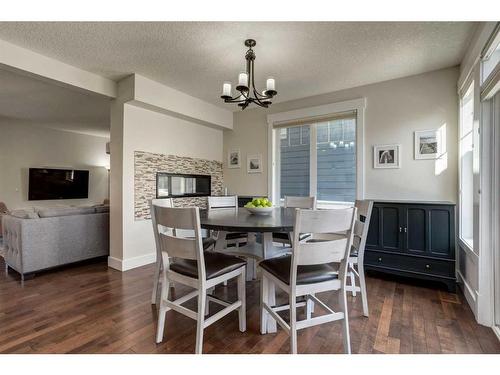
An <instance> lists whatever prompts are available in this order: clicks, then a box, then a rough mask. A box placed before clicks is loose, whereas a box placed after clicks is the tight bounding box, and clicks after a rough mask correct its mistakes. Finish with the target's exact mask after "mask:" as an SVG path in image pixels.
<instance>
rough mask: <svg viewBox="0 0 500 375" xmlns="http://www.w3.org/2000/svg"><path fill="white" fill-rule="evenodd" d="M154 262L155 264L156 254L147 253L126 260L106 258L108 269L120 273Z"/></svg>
mask: <svg viewBox="0 0 500 375" xmlns="http://www.w3.org/2000/svg"><path fill="white" fill-rule="evenodd" d="M154 262H156V253H149V254H146V255H140V256H138V257H133V258H128V259H118V258H114V257H112V256H109V257H108V267H111V268H114V269H115V270H118V271H122V272H124V271H128V270H131V269H133V268H137V267H141V266H145V265H147V264H151V263H154Z"/></svg>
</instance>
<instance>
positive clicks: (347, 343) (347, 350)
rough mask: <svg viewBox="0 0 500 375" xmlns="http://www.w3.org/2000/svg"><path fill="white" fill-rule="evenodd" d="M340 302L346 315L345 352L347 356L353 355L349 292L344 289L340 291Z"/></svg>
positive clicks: (343, 327)
mask: <svg viewBox="0 0 500 375" xmlns="http://www.w3.org/2000/svg"><path fill="white" fill-rule="evenodd" d="M339 302H340V308H341V309H342V312H343V313H344V319H342V329H343V339H344V351H345V353H346V354H351V337H350V336H349V318H348V310H347V292H346V290H345V289H343V288H342V289H341V290H339Z"/></svg>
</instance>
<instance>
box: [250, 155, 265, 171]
mask: <svg viewBox="0 0 500 375" xmlns="http://www.w3.org/2000/svg"><path fill="white" fill-rule="evenodd" d="M247 172H248V173H262V155H261V154H255V155H247Z"/></svg>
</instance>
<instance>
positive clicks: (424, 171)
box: [224, 67, 458, 202]
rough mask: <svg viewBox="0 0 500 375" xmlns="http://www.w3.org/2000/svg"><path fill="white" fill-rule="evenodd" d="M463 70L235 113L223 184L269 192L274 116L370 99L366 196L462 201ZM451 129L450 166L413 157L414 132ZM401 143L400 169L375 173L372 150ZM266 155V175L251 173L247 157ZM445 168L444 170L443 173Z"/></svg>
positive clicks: (240, 191)
mask: <svg viewBox="0 0 500 375" xmlns="http://www.w3.org/2000/svg"><path fill="white" fill-rule="evenodd" d="M457 79H458V68H457V67H454V68H448V69H443V70H438V71H434V72H430V73H425V74H420V75H416V76H411V77H405V78H400V79H395V80H391V81H386V82H381V83H376V84H372V85H367V86H361V87H356V88H352V89H348V90H342V91H337V92H333V93H329V94H324V95H318V96H314V97H309V98H304V99H300V100H294V101H290V102H285V103H278V104H273V105H272V106H271V108H269V109H267V110H263V109H253V110H248V109H247V110H245V111H240V112H237V113H235V116H234V125H233V127H234V130H233V131H224V167H225V168H224V183H225V185H226V186H227V187H228V188H229V191H230V192H231V193H236V194H241V195H246V194H248V195H265V194H267V193H268V192H267V187H268V184H267V120H266V115H267V114H269V113H278V112H284V111H290V110H294V109H299V108H307V107H313V106H318V105H322V104H329V103H335V102H340V101H345V100H350V99H356V98H366V110H365V197H366V198H372V199H410V200H447V201H452V202H456V201H457V122H458V97H457ZM441 126H446V133H447V150H448V155H447V165H446V166H445V167H444V166H443V165H442V164H438V163H437V162H436V161H434V160H414V159H413V142H414V138H413V136H414V135H413V132H414V131H415V130H426V129H434V128H439V127H441ZM391 143H399V144H401V145H402V153H401V156H402V168H401V169H385V170H383V169H374V168H373V151H372V147H373V145H376V144H391ZM233 148H239V149H240V150H241V156H242V161H243V163H242V168H241V169H228V168H227V160H226V159H227V152H228V150H229V149H233ZM257 153H260V154H262V156H263V166H264V170H263V173H262V174H248V173H247V172H246V166H245V163H246V155H247V154H257ZM441 169H442V170H441Z"/></svg>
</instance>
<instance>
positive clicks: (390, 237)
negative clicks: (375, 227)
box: [380, 205, 404, 251]
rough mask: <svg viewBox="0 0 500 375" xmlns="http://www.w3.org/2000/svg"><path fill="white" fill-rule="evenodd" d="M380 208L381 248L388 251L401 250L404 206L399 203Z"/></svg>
mask: <svg viewBox="0 0 500 375" xmlns="http://www.w3.org/2000/svg"><path fill="white" fill-rule="evenodd" d="M380 210H381V215H380V218H381V221H382V222H381V225H380V226H381V241H380V242H381V248H382V250H388V251H403V250H404V249H403V246H402V245H403V244H402V239H403V225H402V221H403V219H404V215H403V212H404V207H403V206H400V205H384V206H381V207H380Z"/></svg>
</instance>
